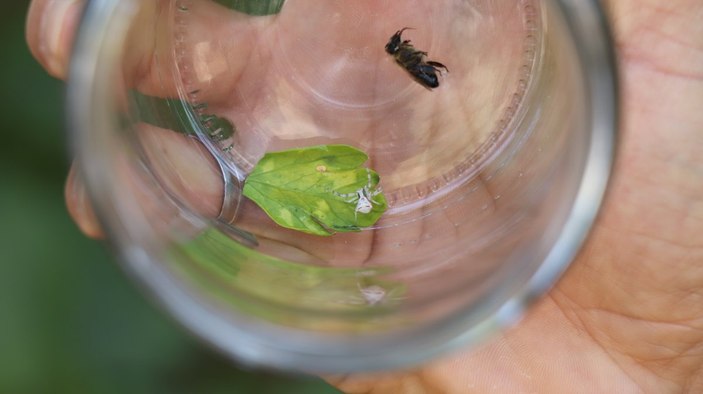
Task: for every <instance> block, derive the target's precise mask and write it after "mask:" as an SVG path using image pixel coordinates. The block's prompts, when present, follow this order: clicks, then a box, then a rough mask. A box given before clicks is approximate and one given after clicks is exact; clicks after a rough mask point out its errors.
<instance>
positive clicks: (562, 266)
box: [66, 0, 618, 373]
mask: <svg viewBox="0 0 703 394" xmlns="http://www.w3.org/2000/svg"><path fill="white" fill-rule="evenodd" d="M553 2H554V3H556V5H557V8H558V9H559V10H560V11H561V14H562V15H563V16H564V19H565V21H566V22H567V26H568V28H569V30H570V33H571V36H572V39H573V41H574V42H575V44H576V52H577V53H578V62H579V64H580V66H581V69H582V70H583V71H584V81H585V82H586V87H587V88H588V93H589V95H588V96H589V98H590V103H589V104H590V113H588V114H587V115H588V118H589V120H590V122H591V123H590V124H591V134H590V136H591V141H590V143H591V146H590V148H589V149H588V152H587V159H586V164H585V167H584V173H583V176H582V178H581V180H580V185H579V186H578V188H577V190H578V191H577V194H576V197H575V198H574V201H573V204H572V208H571V210H570V213H569V216H568V218H567V219H566V221H565V223H564V225H563V228H562V233H561V234H560V236H559V237H558V238H557V240H556V242H555V243H554V244H553V245H551V247H550V250H549V253H548V254H547V256H546V258H545V259H544V260H543V261H542V262H541V264H540V266H539V268H538V269H537V270H536V271H535V272H534V273H533V274H532V276H531V278H530V279H529V281H528V282H527V283H526V284H525V285H524V286H523V287H522V289H521V290H520V291H519V292H518V293H517V294H515V295H513V296H512V297H511V298H510V299H509V300H508V301H507V302H505V303H504V304H503V305H501V307H500V308H499V309H498V310H497V311H495V312H493V313H492V314H491V315H490V316H488V317H487V318H485V319H484V320H483V321H481V322H480V323H479V324H476V325H473V326H471V327H469V326H467V325H466V324H465V323H466V321H465V320H466V315H465V314H458V315H456V316H453V317H452V318H451V319H448V320H445V321H442V327H432V328H433V330H432V335H429V336H425V337H423V338H422V340H417V338H414V337H412V336H411V335H401V336H398V337H397V338H395V339H394V340H393V341H392V342H393V343H391V342H388V341H387V338H386V339H383V340H381V341H382V342H383V343H377V342H379V341H374V340H369V341H365V342H364V343H363V344H360V343H359V342H358V341H355V340H348V341H346V340H344V339H340V338H339V337H330V338H328V339H324V338H320V334H319V333H307V332H303V331H298V330H294V329H290V328H280V327H273V326H271V325H270V324H268V323H264V322H259V321H256V320H255V319H252V318H251V317H249V316H246V315H244V314H241V316H237V322H236V324H233V323H232V322H231V321H230V319H227V318H225V317H223V316H220V315H218V314H217V313H216V312H217V311H216V310H211V309H207V308H206V307H205V306H204V305H203V304H201V303H199V302H197V300H195V299H194V298H193V297H191V296H190V295H189V294H188V292H187V291H185V290H184V289H182V288H181V287H180V286H178V285H177V284H176V283H175V282H174V281H173V279H171V278H170V275H169V274H167V273H166V272H165V271H164V270H163V269H160V268H158V266H159V264H158V263H156V262H155V261H153V260H152V257H151V256H150V254H149V253H148V251H146V250H145V249H142V248H139V247H136V246H134V245H129V244H128V243H127V242H126V241H125V240H124V238H123V237H121V236H120V235H119V234H114V233H111V231H112V230H111V228H110V226H104V224H106V223H108V220H107V219H106V217H107V216H108V215H107V212H108V211H109V207H107V206H106V203H105V201H108V199H105V198H101V197H105V196H104V195H103V194H104V192H101V190H102V189H104V188H101V187H99V186H96V185H100V184H101V183H102V184H105V182H106V179H105V177H104V175H102V174H104V172H103V171H102V170H101V169H100V168H98V167H95V168H92V169H86V168H81V171H82V175H83V176H84V177H85V180H86V188H87V190H88V192H89V195H90V197H91V201H92V202H93V203H94V208H95V212H96V216H97V218H98V220H99V222H100V223H101V224H103V229H104V230H105V231H106V233H107V235H108V237H107V238H108V240H109V242H111V243H112V244H113V245H112V246H113V248H114V250H115V251H117V254H118V257H119V261H120V263H121V265H122V267H123V268H124V269H125V270H126V271H127V272H128V274H129V275H130V276H131V277H132V278H133V279H135V281H136V282H137V283H139V284H140V285H141V287H142V288H143V289H144V290H145V291H146V292H147V293H148V294H149V295H150V296H151V298H152V299H154V300H156V301H157V302H158V303H159V304H160V305H161V306H162V307H163V308H164V309H166V310H167V311H168V312H169V313H170V315H171V316H173V317H175V320H176V321H178V322H179V323H180V324H181V325H182V326H184V327H185V328H186V329H188V330H189V331H190V332H192V333H193V334H195V336H196V337H198V338H200V339H201V340H203V341H204V342H206V343H207V344H209V345H210V346H212V347H213V348H215V349H217V350H219V351H221V352H222V353H223V354H225V355H227V356H229V357H231V358H233V359H234V360H236V361H238V362H243V363H246V364H255V365H265V366H267V367H270V368H276V369H283V370H297V371H305V372H328V373H329V372H353V371H366V370H375V369H387V368H395V367H401V366H408V365H415V364H419V363H421V362H424V361H426V360H428V359H430V358H432V357H434V356H437V355H439V354H442V353H445V352H446V351H448V350H451V349H456V348H458V347H459V346H465V345H468V344H475V343H478V342H479V341H481V340H483V339H484V338H486V337H487V336H488V335H490V334H491V333H494V332H496V331H499V330H501V329H504V328H506V327H507V326H509V325H511V324H512V323H514V322H515V321H516V320H517V319H518V318H519V317H521V316H522V315H523V314H524V312H525V310H526V308H527V307H528V306H529V305H531V304H532V303H533V302H534V301H535V300H537V299H538V298H539V297H540V296H541V295H543V294H544V293H545V292H546V291H547V290H548V289H549V288H550V287H551V286H552V285H553V284H554V283H555V282H556V280H557V279H558V278H559V276H560V275H561V274H562V273H563V272H564V271H565V270H566V268H567V267H568V266H569V264H570V263H571V262H572V261H573V259H574V257H575V256H576V254H577V253H578V251H579V249H580V248H581V246H582V244H583V243H584V241H585V239H586V237H587V235H588V233H589V230H590V228H591V227H592V225H593V222H594V220H595V217H596V215H597V213H598V211H599V208H600V206H601V203H602V199H603V197H604V194H605V191H606V186H607V182H608V180H609V177H610V172H611V168H612V165H613V161H614V155H615V145H616V139H617V125H618V101H617V98H618V85H617V72H616V70H617V68H616V62H615V55H614V48H613V45H612V40H611V34H610V30H609V26H608V23H607V19H606V17H605V14H604V10H603V9H602V6H601V5H600V3H599V2H598V1H587V2H582V1H578V0H555V1H553ZM129 7H136V3H135V2H134V1H131V2H130V1H124V0H91V1H89V2H88V5H87V8H86V10H85V12H84V15H83V18H82V20H81V23H80V28H79V30H78V33H77V35H76V40H75V45H74V48H73V54H72V57H71V66H70V68H69V84H68V88H67V92H66V102H67V113H68V116H67V123H68V130H69V133H70V138H71V144H72V150H73V153H74V156H75V157H76V158H77V159H78V162H79V163H80V162H85V161H86V160H87V159H88V158H90V157H91V156H92V155H94V152H93V151H92V150H91V149H90V147H89V144H86V143H83V142H84V141H85V137H86V136H88V135H89V134H90V133H91V132H92V131H93V130H97V129H99V126H100V125H104V124H106V120H105V117H104V115H105V114H101V113H100V111H89V110H87V108H93V105H94V103H96V102H99V101H98V100H96V97H100V95H101V94H105V91H104V90H105V89H104V88H103V89H102V90H101V89H98V88H96V85H97V84H95V83H94V81H95V80H96V77H97V76H98V75H101V74H103V73H105V71H106V70H105V69H104V68H102V67H104V62H105V59H103V58H102V56H103V52H102V50H103V49H104V48H103V47H102V46H103V44H104V43H105V42H108V41H109V40H112V41H113V42H114V41H115V40H116V39H117V37H116V36H117V35H115V34H114V31H113V30H114V29H118V30H120V29H121V30H122V31H123V32H124V31H126V30H125V29H126V23H125V21H124V20H120V17H124V16H129V15H130V14H129V12H130V9H129ZM107 123H109V122H107ZM428 327H429V326H424V327H423V329H425V330H426V329H427V328H428ZM384 346H385V347H384ZM310 349H324V352H314V351H310Z"/></svg>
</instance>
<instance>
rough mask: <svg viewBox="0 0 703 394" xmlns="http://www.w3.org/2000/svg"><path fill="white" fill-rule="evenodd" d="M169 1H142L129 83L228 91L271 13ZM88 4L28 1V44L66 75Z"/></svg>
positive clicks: (128, 58)
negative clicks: (174, 6) (176, 5)
mask: <svg viewBox="0 0 703 394" xmlns="http://www.w3.org/2000/svg"><path fill="white" fill-rule="evenodd" d="M169 4H170V3H169V2H165V1H156V0H151V1H145V2H142V5H141V7H140V9H139V12H138V13H137V14H136V15H135V16H134V17H133V18H132V26H131V30H130V32H129V34H128V36H127V38H126V41H125V43H124V48H126V49H125V52H124V54H123V57H122V71H123V73H124V75H125V80H126V81H127V84H128V85H129V86H130V87H133V88H135V89H137V90H139V91H140V92H142V93H144V94H148V95H154V96H159V97H176V96H177V89H176V87H177V86H178V84H182V85H185V87H186V88H187V89H188V90H189V91H193V90H199V91H201V92H202V93H201V96H202V97H201V98H202V99H206V100H215V99H217V98H218V97H221V96H223V95H227V94H229V93H230V92H231V90H230V87H231V86H232V85H233V84H234V83H236V81H237V80H238V78H239V76H240V74H241V72H242V71H243V70H244V67H245V66H246V64H247V63H248V62H249V55H250V51H251V49H252V46H253V45H254V43H255V42H256V41H257V40H256V37H257V36H258V34H259V33H260V32H261V29H262V28H263V27H264V26H265V25H266V23H267V21H268V20H270V18H266V17H259V18H252V17H250V16H247V15H244V14H241V13H238V12H235V11H231V10H228V9H226V8H225V7H223V6H221V5H219V4H217V3H215V2H213V1H197V2H191V3H190V5H189V8H188V9H187V10H185V11H184V10H178V11H174V12H175V14H174V13H172V12H171V10H170V8H169V7H170V5H169ZM84 6H85V1H84V0H33V2H32V4H31V6H30V9H29V13H28V17H27V28H26V38H27V43H28V45H29V48H30V51H31V52H32V54H33V55H34V57H35V58H36V59H37V60H38V61H39V63H40V64H41V65H42V66H43V67H44V68H45V69H46V70H47V71H48V72H49V74H51V75H52V76H55V77H57V78H60V79H65V78H66V76H67V71H68V64H69V58H70V55H71V50H72V44H73V41H74V38H75V36H76V32H77V30H78V25H79V20H80V16H81V12H82V10H83V8H84ZM174 21H177V23H174ZM176 24H177V25H178V26H177V27H174V25H176ZM174 54H177V56H176V58H174V57H173V56H174ZM174 75H175V76H177V77H173V76H174Z"/></svg>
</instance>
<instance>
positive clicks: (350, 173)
mask: <svg viewBox="0 0 703 394" xmlns="http://www.w3.org/2000/svg"><path fill="white" fill-rule="evenodd" d="M366 160H368V156H367V155H366V154H365V153H364V152H362V151H360V150H358V149H356V148H354V147H351V146H349V145H319V146H312V147H307V148H300V149H292V150H287V151H281V152H271V153H267V154H266V155H264V157H263V158H262V159H261V160H260V161H259V162H258V163H257V165H256V167H254V170H253V171H252V172H251V174H249V176H248V177H247V179H246V181H245V183H244V190H243V194H244V195H245V196H246V197H248V198H250V199H252V200H253V201H254V202H255V203H256V204H257V205H259V207H261V209H263V210H264V211H266V213H267V214H268V215H269V216H270V217H271V218H272V219H273V220H274V221H275V222H276V223H278V224H279V225H281V226H283V227H286V228H291V229H294V230H299V231H303V232H306V233H310V234H317V235H331V234H333V233H334V232H349V231H359V230H360V229H361V228H363V227H369V226H372V225H373V224H374V223H376V221H377V220H378V219H379V217H381V215H382V214H383V212H385V211H386V208H387V204H386V198H385V197H384V196H383V193H381V191H380V188H378V187H377V186H378V183H379V180H380V178H379V176H378V174H377V173H376V172H375V171H373V170H371V169H368V168H363V167H361V165H362V164H364V162H366ZM364 190H365V191H367V192H368V197H370V201H371V211H370V212H367V213H364V212H363V211H364V210H363V209H361V210H360V206H361V204H359V202H358V201H359V198H358V195H357V193H359V192H360V191H364Z"/></svg>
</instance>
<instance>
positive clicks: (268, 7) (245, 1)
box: [215, 0, 284, 15]
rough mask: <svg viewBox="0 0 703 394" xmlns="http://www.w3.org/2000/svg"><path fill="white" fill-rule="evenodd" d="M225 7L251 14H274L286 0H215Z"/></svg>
mask: <svg viewBox="0 0 703 394" xmlns="http://www.w3.org/2000/svg"><path fill="white" fill-rule="evenodd" d="M215 1H216V2H217V3H220V4H222V5H223V6H225V7H228V8H231V9H233V10H237V11H239V12H243V13H245V14H249V15H273V14H277V13H278V12H279V11H280V10H281V7H283V2H284V0H215Z"/></svg>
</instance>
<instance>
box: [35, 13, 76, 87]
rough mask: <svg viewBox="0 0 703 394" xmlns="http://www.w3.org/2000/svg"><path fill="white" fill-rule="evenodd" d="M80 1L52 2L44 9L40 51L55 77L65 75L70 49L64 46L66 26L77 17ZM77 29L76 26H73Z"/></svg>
mask: <svg viewBox="0 0 703 394" xmlns="http://www.w3.org/2000/svg"><path fill="white" fill-rule="evenodd" d="M79 2H80V1H79V0H50V1H49V3H48V4H47V5H46V8H45V9H44V15H43V16H42V20H41V25H40V29H41V30H40V36H39V37H40V38H41V44H40V51H41V53H42V56H43V58H44V61H45V62H46V64H45V66H46V68H47V69H48V71H49V72H50V73H51V74H53V75H55V76H63V75H64V74H65V68H66V63H67V62H68V59H67V56H68V54H67V52H68V48H66V47H65V45H63V43H64V42H65V40H66V38H67V37H65V35H66V33H67V31H66V29H65V28H66V26H68V25H71V24H72V22H74V19H75V18H76V17H77V12H78V8H77V6H78V3H79ZM73 27H75V26H73Z"/></svg>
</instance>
